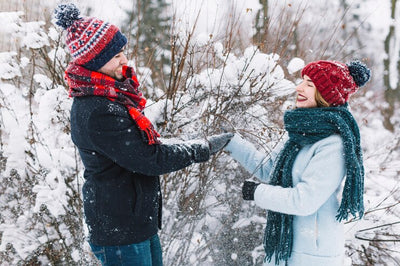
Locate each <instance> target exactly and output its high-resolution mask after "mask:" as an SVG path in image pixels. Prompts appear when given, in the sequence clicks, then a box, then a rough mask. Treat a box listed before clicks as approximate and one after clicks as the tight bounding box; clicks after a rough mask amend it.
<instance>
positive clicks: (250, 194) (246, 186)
mask: <svg viewBox="0 0 400 266" xmlns="http://www.w3.org/2000/svg"><path fill="white" fill-rule="evenodd" d="M259 184H260V183H255V182H251V181H244V183H243V187H242V194H243V199H244V200H254V191H256V188H257V186H258V185H259Z"/></svg>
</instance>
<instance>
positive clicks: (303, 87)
mask: <svg viewBox="0 0 400 266" xmlns="http://www.w3.org/2000/svg"><path fill="white" fill-rule="evenodd" d="M316 91H317V88H316V87H315V85H314V83H313V82H312V81H311V79H310V77H308V76H307V75H304V76H303V81H302V82H301V83H300V84H299V85H297V87H296V92H297V98H296V107H297V108H312V107H317V101H316V100H315V93H316Z"/></svg>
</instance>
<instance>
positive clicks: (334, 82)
mask: <svg viewBox="0 0 400 266" xmlns="http://www.w3.org/2000/svg"><path fill="white" fill-rule="evenodd" d="M301 75H302V76H304V75H307V76H308V77H310V79H311V80H312V82H313V83H314V85H315V87H316V88H317V90H318V91H319V93H320V94H321V96H322V98H324V100H325V101H327V102H328V103H329V104H330V105H332V106H338V105H343V104H345V103H346V102H347V100H348V99H349V97H350V95H351V94H353V93H355V92H356V91H357V90H358V89H359V88H360V87H362V86H364V85H365V83H367V82H368V80H369V79H370V76H371V71H370V70H369V68H368V67H367V66H366V65H364V64H363V63H361V62H360V61H352V62H350V63H349V64H347V65H346V64H343V63H340V62H336V61H324V60H321V61H316V62H312V63H309V64H308V65H306V66H305V67H304V68H303V70H302V71H301Z"/></svg>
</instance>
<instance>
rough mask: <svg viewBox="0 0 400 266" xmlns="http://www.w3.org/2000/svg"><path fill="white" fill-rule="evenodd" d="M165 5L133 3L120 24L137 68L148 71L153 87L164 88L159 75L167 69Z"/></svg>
mask: <svg viewBox="0 0 400 266" xmlns="http://www.w3.org/2000/svg"><path fill="white" fill-rule="evenodd" d="M168 7H169V4H168V3H166V1H165V0H136V1H133V6H132V10H130V11H128V21H127V23H124V25H127V28H124V29H123V30H124V31H125V32H128V33H129V38H128V39H129V43H128V45H129V47H130V48H131V51H132V54H128V56H129V58H134V59H135V61H136V64H137V66H145V67H148V68H150V69H151V71H152V78H153V81H154V85H155V86H157V87H159V88H161V89H162V88H164V85H163V75H164V71H165V68H164V67H165V66H166V67H167V69H168V68H169V63H170V60H169V56H168V53H166V51H169V50H170V37H169V35H170V34H169V28H170V21H171V17H170V16H169V14H168Z"/></svg>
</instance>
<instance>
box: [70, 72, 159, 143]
mask: <svg viewBox="0 0 400 266" xmlns="http://www.w3.org/2000/svg"><path fill="white" fill-rule="evenodd" d="M122 76H123V78H124V79H123V81H119V80H116V79H113V78H112V77H110V76H107V75H105V74H102V73H99V72H95V71H90V70H88V69H86V68H84V67H82V66H79V65H76V64H70V65H69V66H68V67H67V69H66V71H65V79H66V80H67V82H68V85H69V87H70V90H69V95H70V97H84V96H102V97H107V98H108V99H109V100H111V101H113V102H117V103H119V104H122V105H123V106H125V107H126V108H127V109H128V113H129V115H130V116H131V117H132V119H133V120H134V121H135V123H136V124H137V126H138V127H139V129H140V132H141V135H142V137H143V140H144V141H145V142H147V143H148V144H149V145H152V144H159V143H161V142H160V141H159V140H158V138H159V137H160V134H158V132H157V131H156V130H155V129H154V126H153V124H152V123H151V122H150V120H149V119H148V118H147V117H146V116H145V115H144V114H143V110H144V108H145V106H146V98H144V97H143V95H142V93H141V92H140V91H139V90H138V87H139V82H138V80H137V78H136V73H135V71H134V70H133V68H131V67H128V66H123V67H122Z"/></svg>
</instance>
